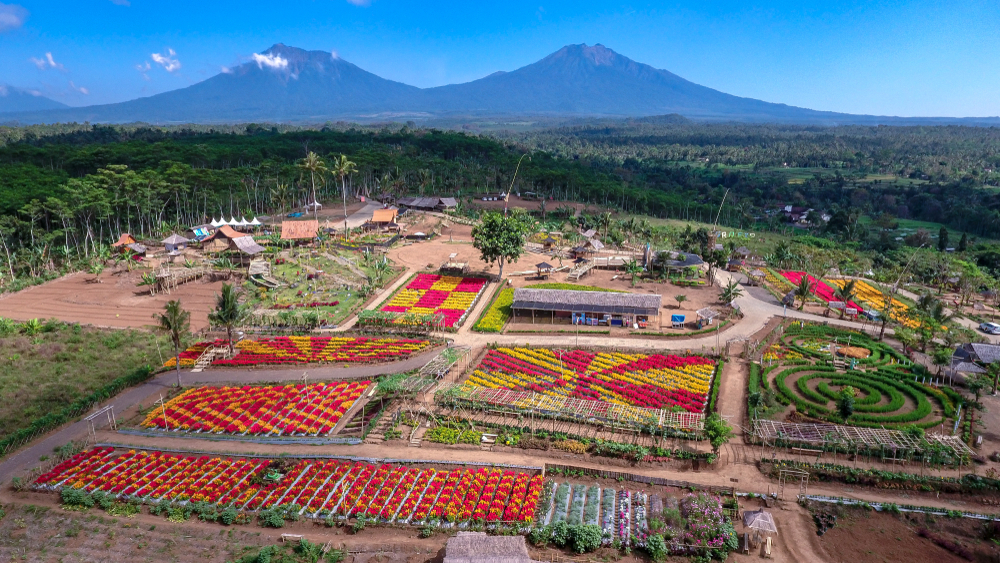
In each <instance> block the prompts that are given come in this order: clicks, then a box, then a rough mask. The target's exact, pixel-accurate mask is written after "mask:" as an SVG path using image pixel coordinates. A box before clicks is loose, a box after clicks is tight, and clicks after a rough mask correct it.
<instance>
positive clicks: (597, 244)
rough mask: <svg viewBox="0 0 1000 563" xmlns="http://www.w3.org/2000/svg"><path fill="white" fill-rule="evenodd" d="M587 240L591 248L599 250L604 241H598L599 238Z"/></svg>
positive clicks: (602, 246)
mask: <svg viewBox="0 0 1000 563" xmlns="http://www.w3.org/2000/svg"><path fill="white" fill-rule="evenodd" d="M587 242H588V243H590V247H591V248H593V249H594V250H600V249H602V248H604V243H603V242H601V241H599V240H597V239H596V238H592V239H590V240H588V241H587Z"/></svg>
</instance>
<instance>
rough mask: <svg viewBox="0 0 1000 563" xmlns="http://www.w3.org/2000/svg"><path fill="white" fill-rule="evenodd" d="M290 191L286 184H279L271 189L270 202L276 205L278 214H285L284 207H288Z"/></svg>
mask: <svg viewBox="0 0 1000 563" xmlns="http://www.w3.org/2000/svg"><path fill="white" fill-rule="evenodd" d="M291 195H292V193H291V190H289V188H288V184H285V183H283V182H279V183H277V184H275V185H274V187H273V188H271V202H272V203H277V204H278V213H279V214H280V213H284V212H285V206H286V205H288V200H289V198H290V197H291Z"/></svg>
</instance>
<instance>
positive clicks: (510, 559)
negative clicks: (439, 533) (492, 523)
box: [444, 532, 535, 563]
mask: <svg viewBox="0 0 1000 563" xmlns="http://www.w3.org/2000/svg"><path fill="white" fill-rule="evenodd" d="M444 563H535V562H534V561H533V560H532V559H531V556H530V555H528V547H527V545H525V543H524V536H488V535H486V533H485V532H459V533H458V535H457V536H453V537H451V538H448V544H447V546H446V547H445V551H444Z"/></svg>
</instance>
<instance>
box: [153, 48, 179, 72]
mask: <svg viewBox="0 0 1000 563" xmlns="http://www.w3.org/2000/svg"><path fill="white" fill-rule="evenodd" d="M176 55H177V53H175V52H174V50H173V49H170V48H168V49H167V54H166V55H162V54H160V53H153V54H152V55H150V56H151V57H153V62H155V63H156V64H158V65H161V66H163V70H165V71H167V72H174V71H175V70H177V69H179V68H181V62H180V61H179V60H177V58H176Z"/></svg>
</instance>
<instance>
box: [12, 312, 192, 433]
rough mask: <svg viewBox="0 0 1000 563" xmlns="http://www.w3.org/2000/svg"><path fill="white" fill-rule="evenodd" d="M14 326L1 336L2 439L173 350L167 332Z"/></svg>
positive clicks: (158, 361) (155, 362)
mask: <svg viewBox="0 0 1000 563" xmlns="http://www.w3.org/2000/svg"><path fill="white" fill-rule="evenodd" d="M0 320H2V319H0ZM8 326H9V324H8ZM8 330H9V328H8ZM14 330H15V331H16V332H13V333H11V332H8V333H7V334H6V335H5V336H2V337H0V397H2V398H3V401H2V402H0V439H2V438H4V437H6V436H8V435H10V434H12V433H14V432H16V431H18V430H20V429H22V428H26V427H28V426H29V425H30V423H31V421H33V420H35V419H37V418H39V417H42V416H44V415H46V414H49V413H52V412H57V411H60V410H61V409H63V408H64V407H66V405H69V404H71V403H73V402H74V401H76V400H78V399H80V398H81V397H85V396H87V395H89V394H90V393H92V392H93V391H95V390H96V389H99V388H100V387H102V386H104V385H106V384H108V383H110V382H111V381H113V380H114V379H116V378H118V377H120V376H123V375H126V374H128V373H131V372H133V371H134V370H136V369H138V368H139V367H141V366H144V365H147V364H148V365H161V364H162V363H163V361H164V360H166V359H167V358H168V357H170V355H171V354H172V353H173V349H172V347H171V345H170V344H169V342H168V341H167V339H166V338H164V337H162V336H159V335H155V334H153V333H149V332H145V331H136V330H103V329H91V328H84V327H81V326H80V325H75V324H64V323H60V322H49V323H45V324H44V325H42V328H41V329H40V330H39V331H38V332H37V333H35V334H31V335H29V334H26V333H25V331H24V329H23V328H22V327H20V326H18V325H14ZM29 332H31V331H29ZM157 345H158V346H159V352H158V351H157ZM161 353H162V356H161Z"/></svg>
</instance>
